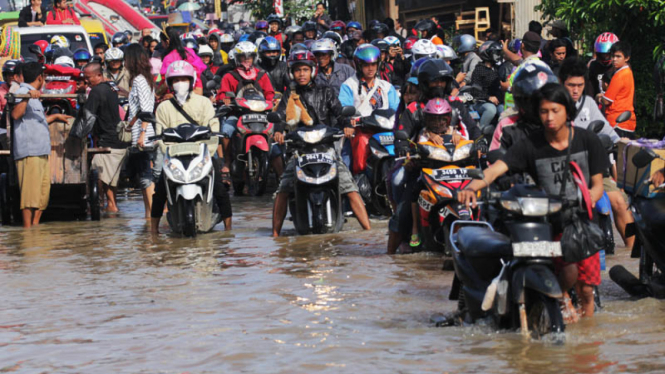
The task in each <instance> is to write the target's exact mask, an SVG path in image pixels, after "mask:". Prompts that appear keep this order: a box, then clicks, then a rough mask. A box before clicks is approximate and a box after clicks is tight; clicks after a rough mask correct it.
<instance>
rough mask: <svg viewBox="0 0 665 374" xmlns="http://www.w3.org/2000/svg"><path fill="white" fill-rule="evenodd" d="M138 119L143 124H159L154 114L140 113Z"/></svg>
mask: <svg viewBox="0 0 665 374" xmlns="http://www.w3.org/2000/svg"><path fill="white" fill-rule="evenodd" d="M138 117H139V119H140V120H141V121H142V122H149V123H155V122H157V119H156V118H155V115H154V114H152V112H140V113H139V114H138Z"/></svg>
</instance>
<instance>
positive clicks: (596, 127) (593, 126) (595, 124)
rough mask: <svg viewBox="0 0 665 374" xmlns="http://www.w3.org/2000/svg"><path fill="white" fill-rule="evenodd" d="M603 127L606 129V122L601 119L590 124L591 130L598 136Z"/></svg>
mask: <svg viewBox="0 0 665 374" xmlns="http://www.w3.org/2000/svg"><path fill="white" fill-rule="evenodd" d="M603 127H605V122H603V121H601V120H599V119H597V120H595V121H593V122H591V123H590V124H589V130H591V131H593V132H595V133H596V134H600V132H601V131H602V130H603Z"/></svg>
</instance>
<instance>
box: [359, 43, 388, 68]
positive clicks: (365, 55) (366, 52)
mask: <svg viewBox="0 0 665 374" xmlns="http://www.w3.org/2000/svg"><path fill="white" fill-rule="evenodd" d="M380 59H381V51H380V50H379V49H378V48H376V47H375V46H373V45H371V44H363V45H361V46H358V48H356V51H355V52H353V61H354V62H355V63H356V67H357V68H358V67H360V66H362V65H363V64H371V63H378V62H379V60H380Z"/></svg>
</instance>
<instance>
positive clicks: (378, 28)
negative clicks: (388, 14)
mask: <svg viewBox="0 0 665 374" xmlns="http://www.w3.org/2000/svg"><path fill="white" fill-rule="evenodd" d="M372 31H374V32H375V33H377V34H383V36H384V37H386V36H388V33H389V32H390V29H389V28H388V25H386V24H385V23H377V24H376V25H374V27H372Z"/></svg>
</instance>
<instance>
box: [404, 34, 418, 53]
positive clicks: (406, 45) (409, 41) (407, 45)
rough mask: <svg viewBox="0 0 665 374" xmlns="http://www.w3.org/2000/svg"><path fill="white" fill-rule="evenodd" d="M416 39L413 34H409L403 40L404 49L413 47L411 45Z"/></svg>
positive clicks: (408, 49)
mask: <svg viewBox="0 0 665 374" xmlns="http://www.w3.org/2000/svg"><path fill="white" fill-rule="evenodd" d="M417 41H418V38H417V37H415V36H409V37H408V38H406V40H405V41H404V49H405V50H407V51H410V50H411V48H413V45H414V44H416V42H417Z"/></svg>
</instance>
